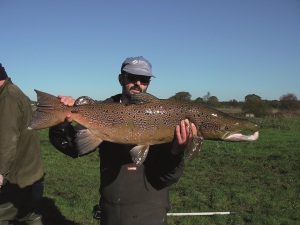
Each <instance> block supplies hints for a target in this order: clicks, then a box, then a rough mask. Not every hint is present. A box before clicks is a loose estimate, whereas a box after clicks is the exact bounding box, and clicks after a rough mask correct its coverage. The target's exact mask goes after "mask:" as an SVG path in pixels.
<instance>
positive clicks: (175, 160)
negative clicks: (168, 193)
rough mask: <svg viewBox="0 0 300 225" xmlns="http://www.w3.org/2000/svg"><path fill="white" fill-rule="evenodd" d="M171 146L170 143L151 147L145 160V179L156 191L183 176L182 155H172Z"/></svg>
mask: <svg viewBox="0 0 300 225" xmlns="http://www.w3.org/2000/svg"><path fill="white" fill-rule="evenodd" d="M171 146H172V143H167V144H162V145H154V146H151V148H150V150H149V153H148V156H147V158H146V161H145V173H146V177H147V179H148V181H149V182H150V183H151V185H152V186H153V187H155V188H156V189H162V188H165V187H168V186H170V185H172V184H174V183H176V182H177V181H178V180H179V179H180V177H181V175H182V174H183V171H184V157H183V155H184V154H183V153H182V154H179V155H173V154H172V153H171Z"/></svg>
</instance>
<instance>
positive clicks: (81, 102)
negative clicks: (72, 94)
mask: <svg viewBox="0 0 300 225" xmlns="http://www.w3.org/2000/svg"><path fill="white" fill-rule="evenodd" d="M90 104H95V100H93V99H91V98H90V97H88V96H81V97H79V98H77V99H76V101H75V103H74V105H75V106H79V105H90Z"/></svg>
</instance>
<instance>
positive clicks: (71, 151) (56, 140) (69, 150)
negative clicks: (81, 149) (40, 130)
mask: <svg viewBox="0 0 300 225" xmlns="http://www.w3.org/2000/svg"><path fill="white" fill-rule="evenodd" d="M75 135H76V131H75V129H74V127H73V126H72V125H71V124H70V123H68V122H64V123H62V124H59V125H57V126H54V127H51V128H49V140H50V142H51V144H52V145H53V146H54V147H55V148H56V149H57V150H59V151H60V152H62V153H63V154H65V155H68V156H70V157H72V158H77V157H79V155H78V153H77V151H76V149H75V143H74V140H75Z"/></svg>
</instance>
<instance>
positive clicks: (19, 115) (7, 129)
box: [0, 78, 44, 188]
mask: <svg viewBox="0 0 300 225" xmlns="http://www.w3.org/2000/svg"><path fill="white" fill-rule="evenodd" d="M31 117H32V108H31V102H30V100H29V98H28V97H27V96H26V95H25V94H24V93H23V92H22V91H21V90H20V89H19V88H18V87H17V86H16V85H14V84H13V83H12V81H11V79H10V78H7V79H6V81H5V82H4V84H3V85H2V86H1V87H0V174H2V175H3V176H5V179H6V180H7V181H9V182H10V183H11V184H17V185H18V186H19V187H20V188H23V187H25V186H28V185H31V184H33V183H34V182H36V181H38V180H40V179H41V178H42V177H43V175H44V171H43V166H42V158H41V152H40V144H39V139H38V134H37V132H36V131H32V130H28V129H27V127H28V126H29V123H30V120H31Z"/></svg>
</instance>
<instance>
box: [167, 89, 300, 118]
mask: <svg viewBox="0 0 300 225" xmlns="http://www.w3.org/2000/svg"><path fill="white" fill-rule="evenodd" d="M169 99H174V100H178V101H189V102H195V103H200V104H206V105H209V106H211V107H214V108H240V109H242V111H243V112H244V113H252V114H254V115H255V116H257V117H261V116H267V115H270V114H272V113H273V112H274V110H275V111H278V110H282V111H292V112H293V111H294V112H297V111H298V110H300V101H299V100H298V98H297V96H296V95H295V94H293V93H288V94H283V95H282V96H281V97H280V98H279V100H263V99H262V98H261V97H260V96H258V95H256V94H249V95H247V96H245V100H244V101H243V102H239V101H237V100H235V99H233V100H230V101H227V102H220V101H219V99H218V98H217V97H216V96H213V95H211V94H210V92H207V94H206V95H204V96H203V97H198V98H196V99H194V100H192V99H191V94H190V93H189V92H185V91H181V92H177V93H176V94H175V95H173V96H171V97H170V98H169Z"/></svg>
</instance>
